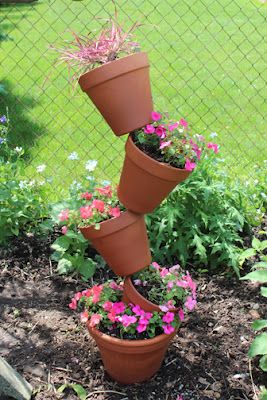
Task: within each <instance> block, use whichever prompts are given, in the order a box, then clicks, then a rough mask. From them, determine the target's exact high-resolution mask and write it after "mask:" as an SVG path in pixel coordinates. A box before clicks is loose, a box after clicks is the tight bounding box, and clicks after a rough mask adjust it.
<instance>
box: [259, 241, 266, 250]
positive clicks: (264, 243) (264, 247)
mask: <svg viewBox="0 0 267 400" xmlns="http://www.w3.org/2000/svg"><path fill="white" fill-rule="evenodd" d="M265 249H267V240H263V241H262V242H261V245H260V250H261V251H263V250H265Z"/></svg>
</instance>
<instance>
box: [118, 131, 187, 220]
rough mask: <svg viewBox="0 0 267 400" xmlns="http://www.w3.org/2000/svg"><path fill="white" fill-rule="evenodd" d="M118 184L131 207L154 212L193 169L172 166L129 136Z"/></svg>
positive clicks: (125, 204)
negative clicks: (143, 149) (153, 156)
mask: <svg viewBox="0 0 267 400" xmlns="http://www.w3.org/2000/svg"><path fill="white" fill-rule="evenodd" d="M125 150H126V155H125V159H124V165H123V169H122V173H121V178H120V183H119V187H118V198H119V200H120V201H121V203H122V204H123V205H124V206H125V207H126V208H128V209H129V210H131V211H134V212H136V213H141V214H147V213H151V212H153V210H154V209H155V208H156V207H157V206H159V205H160V203H161V202H162V200H164V199H165V197H167V196H168V194H169V193H170V192H171V191H172V190H173V189H174V188H175V186H176V185H177V184H178V183H180V182H182V181H183V180H185V179H186V178H187V177H188V176H189V175H190V171H186V170H185V169H179V168H174V167H171V166H169V165H167V164H164V163H161V162H159V161H156V160H154V159H153V158H151V157H149V156H147V155H146V154H145V153H143V152H142V151H141V150H140V149H138V147H137V146H136V145H135V144H134V143H133V140H132V138H131V137H130V136H129V137H128V140H127V142H126V146H125Z"/></svg>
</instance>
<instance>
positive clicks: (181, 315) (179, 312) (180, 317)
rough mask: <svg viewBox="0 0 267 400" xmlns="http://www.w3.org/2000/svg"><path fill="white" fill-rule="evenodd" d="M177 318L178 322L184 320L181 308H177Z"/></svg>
mask: <svg viewBox="0 0 267 400" xmlns="http://www.w3.org/2000/svg"><path fill="white" fill-rule="evenodd" d="M178 317H179V319H180V321H183V320H184V311H183V310H182V308H179V311H178Z"/></svg>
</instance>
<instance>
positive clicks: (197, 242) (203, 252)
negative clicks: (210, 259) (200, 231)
mask: <svg viewBox="0 0 267 400" xmlns="http://www.w3.org/2000/svg"><path fill="white" fill-rule="evenodd" d="M192 243H193V244H194V245H195V246H196V254H198V255H199V256H200V260H201V261H203V262H205V261H207V252H206V249H205V247H204V246H203V244H202V240H201V238H200V237H199V236H198V235H196V234H195V235H194V239H193V240H192Z"/></svg>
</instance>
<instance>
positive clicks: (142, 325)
mask: <svg viewBox="0 0 267 400" xmlns="http://www.w3.org/2000/svg"><path fill="white" fill-rule="evenodd" d="M148 324H149V319H147V318H145V316H141V318H140V319H139V321H138V325H137V328H136V330H137V332H139V333H141V332H144V331H145V330H146V328H147V325H148Z"/></svg>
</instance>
